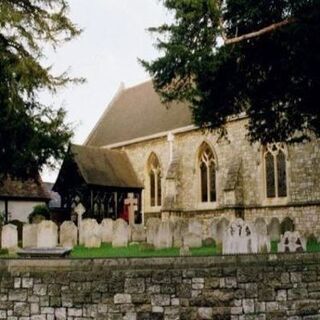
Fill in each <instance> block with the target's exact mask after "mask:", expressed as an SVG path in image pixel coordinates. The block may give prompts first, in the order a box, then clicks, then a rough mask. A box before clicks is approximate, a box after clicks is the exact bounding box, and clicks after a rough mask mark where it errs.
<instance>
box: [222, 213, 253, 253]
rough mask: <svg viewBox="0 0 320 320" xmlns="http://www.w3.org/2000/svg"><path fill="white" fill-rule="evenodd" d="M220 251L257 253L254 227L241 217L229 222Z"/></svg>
mask: <svg viewBox="0 0 320 320" xmlns="http://www.w3.org/2000/svg"><path fill="white" fill-rule="evenodd" d="M222 252H223V254H238V253H257V252H258V246H257V237H256V233H255V230H254V227H253V226H252V225H250V224H248V223H246V222H245V221H243V220H242V219H236V220H235V221H233V222H232V223H230V225H229V226H228V228H227V232H226V233H225V234H224V237H223V243H222Z"/></svg>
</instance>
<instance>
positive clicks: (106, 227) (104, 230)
mask: <svg viewBox="0 0 320 320" xmlns="http://www.w3.org/2000/svg"><path fill="white" fill-rule="evenodd" d="M100 228H101V241H102V242H105V243H111V242H112V232H113V231H112V230H113V220H112V219H103V220H102V221H101V224H100Z"/></svg>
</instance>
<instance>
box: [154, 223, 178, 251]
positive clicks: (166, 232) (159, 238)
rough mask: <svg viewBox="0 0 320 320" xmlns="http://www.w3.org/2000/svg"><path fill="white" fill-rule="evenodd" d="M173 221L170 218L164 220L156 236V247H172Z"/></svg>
mask: <svg viewBox="0 0 320 320" xmlns="http://www.w3.org/2000/svg"><path fill="white" fill-rule="evenodd" d="M173 227H174V226H173V223H172V222H171V221H170V220H167V221H162V222H161V223H160V225H159V228H158V229H157V232H156V235H155V238H154V247H155V248H156V249H165V248H171V247H172V245H173Z"/></svg>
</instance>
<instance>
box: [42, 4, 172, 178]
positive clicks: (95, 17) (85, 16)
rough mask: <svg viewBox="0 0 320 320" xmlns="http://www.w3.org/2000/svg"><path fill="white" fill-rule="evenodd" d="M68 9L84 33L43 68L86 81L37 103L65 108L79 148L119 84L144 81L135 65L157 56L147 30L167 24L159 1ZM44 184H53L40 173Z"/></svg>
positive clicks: (144, 75)
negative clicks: (41, 102)
mask: <svg viewBox="0 0 320 320" xmlns="http://www.w3.org/2000/svg"><path fill="white" fill-rule="evenodd" d="M69 4H70V9H71V11H70V17H71V19H72V21H74V22H75V23H76V24H77V25H78V26H79V27H81V28H82V29H84V31H83V33H82V35H81V36H80V37H78V38H76V39H75V40H73V41H72V42H70V43H67V44H65V45H63V46H62V47H60V48H58V49H57V51H56V52H53V51H50V52H48V53H47V63H49V64H53V66H54V70H55V71H56V72H63V71H65V70H67V69H69V71H70V74H71V75H73V76H79V77H84V78H86V80H87V82H86V83H85V84H83V85H78V86H71V87H68V88H66V89H63V90H62V91H60V92H59V94H58V95H55V96H51V95H48V94H44V95H41V99H42V101H43V102H45V103H50V104H51V103H53V104H54V105H57V106H59V105H63V106H64V107H65V109H66V110H67V112H68V117H67V120H68V121H69V122H72V123H73V124H74V125H76V129H75V136H74V138H73V142H74V143H79V144H81V143H83V142H84V141H85V139H86V137H87V136H88V135H89V133H90V131H91V129H92V128H93V127H94V125H95V124H96V122H97V121H98V119H99V117H100V116H101V114H102V113H103V111H104V110H105V108H106V107H107V105H108V103H109V102H110V100H111V99H112V97H113V96H114V94H115V93H116V91H117V89H118V88H119V86H120V84H121V82H123V83H124V84H125V86H126V87H128V86H132V85H135V84H137V83H139V82H142V81H145V80H147V79H148V78H149V76H148V74H147V73H146V72H145V71H144V70H143V68H142V67H141V66H140V65H139V63H138V61H137V58H138V57H139V58H144V59H147V60H150V59H153V58H155V57H156V56H157V55H158V53H157V51H156V50H155V48H154V47H153V43H154V38H153V37H152V36H151V35H150V34H149V33H148V32H147V31H146V29H147V28H148V27H152V26H158V25H160V24H162V23H163V22H165V21H169V20H170V15H169V13H168V12H167V11H166V10H165V9H164V8H163V6H162V4H161V2H160V1H159V0H69ZM43 179H44V180H45V181H48V180H49V181H54V180H55V174H54V173H53V174H52V173H49V172H47V171H46V170H45V171H44V173H43Z"/></svg>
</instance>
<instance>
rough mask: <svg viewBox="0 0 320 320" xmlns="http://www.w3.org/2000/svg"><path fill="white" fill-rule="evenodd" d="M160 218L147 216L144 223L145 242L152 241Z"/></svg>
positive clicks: (150, 242) (151, 242)
mask: <svg viewBox="0 0 320 320" xmlns="http://www.w3.org/2000/svg"><path fill="white" fill-rule="evenodd" d="M160 223H161V220H160V219H159V218H149V219H148V220H147V223H146V227H147V243H149V244H152V245H153V243H154V238H155V236H156V234H157V232H158V228H159V226H160Z"/></svg>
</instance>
